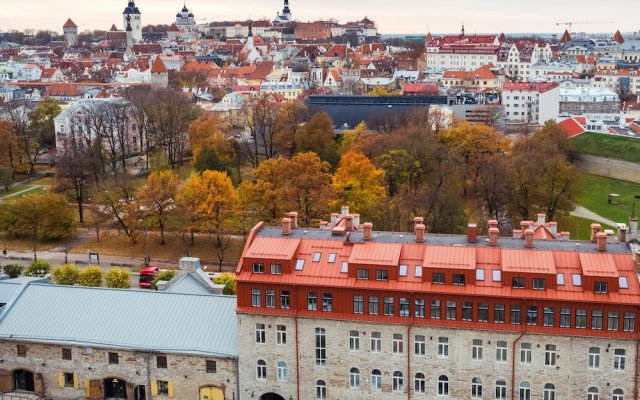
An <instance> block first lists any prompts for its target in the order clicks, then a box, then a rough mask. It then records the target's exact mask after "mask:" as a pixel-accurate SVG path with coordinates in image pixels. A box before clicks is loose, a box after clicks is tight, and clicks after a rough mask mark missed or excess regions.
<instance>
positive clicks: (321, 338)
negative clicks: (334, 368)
mask: <svg viewBox="0 0 640 400" xmlns="http://www.w3.org/2000/svg"><path fill="white" fill-rule="evenodd" d="M326 362H327V342H326V336H325V330H324V328H316V366H324V365H325V364H326Z"/></svg>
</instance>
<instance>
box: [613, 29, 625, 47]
mask: <svg viewBox="0 0 640 400" xmlns="http://www.w3.org/2000/svg"><path fill="white" fill-rule="evenodd" d="M613 40H615V41H616V42H617V43H618V44H622V43H624V38H623V37H622V34H621V33H620V31H619V30H617V31H616V34H615V35H613Z"/></svg>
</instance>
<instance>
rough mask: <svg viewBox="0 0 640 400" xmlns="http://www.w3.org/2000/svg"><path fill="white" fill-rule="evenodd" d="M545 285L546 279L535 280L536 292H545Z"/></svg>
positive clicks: (534, 287)
mask: <svg viewBox="0 0 640 400" xmlns="http://www.w3.org/2000/svg"><path fill="white" fill-rule="evenodd" d="M545 284H546V280H545V279H544V278H533V289H534V290H544V289H545Z"/></svg>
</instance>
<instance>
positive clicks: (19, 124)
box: [0, 100, 42, 173]
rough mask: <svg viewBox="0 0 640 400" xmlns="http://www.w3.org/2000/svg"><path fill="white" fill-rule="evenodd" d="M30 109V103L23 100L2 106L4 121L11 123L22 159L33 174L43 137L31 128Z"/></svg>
mask: <svg viewBox="0 0 640 400" xmlns="http://www.w3.org/2000/svg"><path fill="white" fill-rule="evenodd" d="M30 107H31V105H30V104H29V102H27V101H23V100H13V101H9V102H6V103H1V104H0V111H2V113H3V114H4V116H5V117H4V119H6V120H7V121H9V122H10V124H11V126H12V128H13V131H14V132H15V134H16V138H17V145H18V148H19V149H20V153H19V154H20V157H23V160H24V162H25V164H26V165H28V172H29V173H32V172H33V170H34V168H35V165H36V162H37V161H38V158H39V157H40V148H41V147H42V142H41V139H42V137H41V135H40V133H39V132H37V131H35V130H34V129H32V127H31V126H30V118H29V115H30V113H31V108H30ZM21 163H22V162H20V164H21Z"/></svg>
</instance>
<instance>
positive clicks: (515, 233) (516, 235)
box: [513, 229, 524, 239]
mask: <svg viewBox="0 0 640 400" xmlns="http://www.w3.org/2000/svg"><path fill="white" fill-rule="evenodd" d="M523 237H524V235H523V234H522V231H521V230H520V229H514V230H513V238H514V239H522V238H523Z"/></svg>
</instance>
